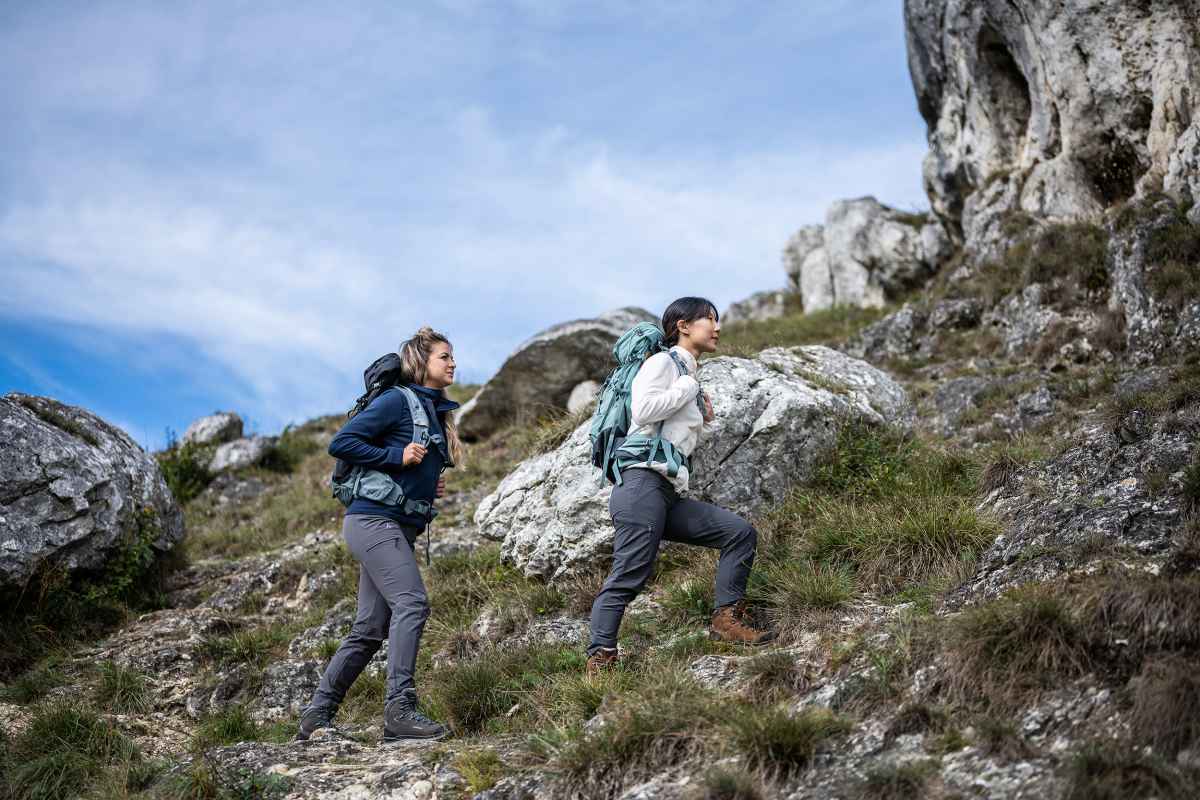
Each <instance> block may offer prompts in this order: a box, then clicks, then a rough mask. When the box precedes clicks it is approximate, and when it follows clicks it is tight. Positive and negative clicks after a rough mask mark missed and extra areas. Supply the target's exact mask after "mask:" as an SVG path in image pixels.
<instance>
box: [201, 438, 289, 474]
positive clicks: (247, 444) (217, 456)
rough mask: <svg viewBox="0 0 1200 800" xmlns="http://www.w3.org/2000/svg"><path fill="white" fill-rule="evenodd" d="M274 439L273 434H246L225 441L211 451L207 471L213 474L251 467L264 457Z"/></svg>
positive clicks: (272, 444) (269, 450) (272, 445)
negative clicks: (239, 437) (243, 436)
mask: <svg viewBox="0 0 1200 800" xmlns="http://www.w3.org/2000/svg"><path fill="white" fill-rule="evenodd" d="M275 441H276V438H275V437H274V436H248V437H246V438H244V439H234V440H233V441H232V442H226V443H225V444H223V445H220V446H219V447H218V448H217V449H216V450H215V451H213V457H212V460H211V461H209V463H208V471H209V472H212V473H214V474H215V473H218V472H232V471H234V470H239V469H245V468H246V467H252V466H254V465H255V464H257V463H259V462H260V461H262V460H263V459H264V458H266V456H267V454H268V453H270V452H271V448H272V447H274V446H275Z"/></svg>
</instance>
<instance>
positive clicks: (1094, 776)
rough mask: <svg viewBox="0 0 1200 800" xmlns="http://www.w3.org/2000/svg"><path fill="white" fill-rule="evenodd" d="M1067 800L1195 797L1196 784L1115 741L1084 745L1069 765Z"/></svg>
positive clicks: (1159, 762)
mask: <svg viewBox="0 0 1200 800" xmlns="http://www.w3.org/2000/svg"><path fill="white" fill-rule="evenodd" d="M1067 774H1068V778H1069V780H1070V785H1069V787H1068V789H1067V794H1066V800H1129V798H1134V797H1156V798H1159V799H1160V800H1185V798H1194V797H1195V796H1196V795H1195V794H1194V792H1195V791H1196V790H1197V788H1200V787H1198V786H1197V785H1196V784H1195V782H1194V780H1189V779H1188V778H1187V777H1186V776H1184V775H1181V774H1180V773H1178V772H1177V771H1175V770H1174V769H1172V768H1171V767H1170V766H1168V765H1167V764H1165V763H1163V762H1162V761H1160V760H1159V759H1156V758H1153V757H1149V756H1145V755H1142V754H1140V753H1139V752H1138V751H1137V750H1136V749H1135V748H1133V747H1131V746H1129V745H1123V744H1120V743H1116V742H1107V743H1102V744H1093V745H1090V746H1088V747H1085V748H1084V749H1083V750H1082V751H1080V752H1079V753H1078V754H1077V755H1076V756H1075V758H1074V759H1073V760H1072V762H1071V763H1070V765H1069V767H1068V773H1067Z"/></svg>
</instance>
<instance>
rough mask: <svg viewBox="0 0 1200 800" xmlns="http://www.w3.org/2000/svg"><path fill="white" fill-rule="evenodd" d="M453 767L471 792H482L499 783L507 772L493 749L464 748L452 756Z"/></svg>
mask: <svg viewBox="0 0 1200 800" xmlns="http://www.w3.org/2000/svg"><path fill="white" fill-rule="evenodd" d="M454 768H455V769H457V770H458V773H459V774H460V775H462V776H463V779H464V780H465V781H466V782H467V789H469V790H470V791H472V792H484V791H487V790H488V789H490V788H492V787H493V786H495V785H496V784H497V783H499V781H500V779H501V778H503V777H504V775H505V773H506V772H507V770H506V768H505V765H504V762H503V761H501V760H500V756H498V755H496V751H495V750H488V749H486V748H483V749H479V750H465V751H463V752H460V753H458V754H457V755H455V757H454Z"/></svg>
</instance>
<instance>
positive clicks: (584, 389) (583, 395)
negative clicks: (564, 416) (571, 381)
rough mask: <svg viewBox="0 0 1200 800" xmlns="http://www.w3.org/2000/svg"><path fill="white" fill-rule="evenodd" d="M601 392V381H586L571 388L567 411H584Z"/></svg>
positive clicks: (572, 412)
mask: <svg viewBox="0 0 1200 800" xmlns="http://www.w3.org/2000/svg"><path fill="white" fill-rule="evenodd" d="M599 393H600V382H599V381H584V382H583V383H581V384H579V385H578V386H576V387H575V388H574V389H572V390H571V394H570V395H569V396H568V397H567V413H568V414H577V413H579V412H580V411H583V410H584V409H585V408H587V407H588V406H589V405H591V404H592V401H593V400H595V399H596V395H598V394H599Z"/></svg>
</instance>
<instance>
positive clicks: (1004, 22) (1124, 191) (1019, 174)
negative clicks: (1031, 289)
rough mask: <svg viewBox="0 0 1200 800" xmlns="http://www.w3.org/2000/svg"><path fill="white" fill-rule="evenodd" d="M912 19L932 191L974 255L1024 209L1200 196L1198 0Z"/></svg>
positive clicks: (1068, 1)
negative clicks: (1144, 196) (1148, 197)
mask: <svg viewBox="0 0 1200 800" xmlns="http://www.w3.org/2000/svg"><path fill="white" fill-rule="evenodd" d="M904 13H905V23H906V27H907V40H908V63H909V71H910V73H911V75H912V82H913V88H914V89H915V91H916V94H917V104H918V107H919V108H920V111H921V115H922V116H923V117H924V118H925V121H926V123H927V125H928V139H929V153H928V155H927V156H926V158H925V165H924V177H925V188H926V191H927V193H928V195H929V199H930V202H931V203H932V206H933V210H934V212H935V213H936V214H937V215H938V216H939V217H940V218H941V219H942V220H943V221H944V222H945V223H946V224H947V226H948V227H949V228H950V229H951V230H953V231H955V232H956V233H959V232H961V234H962V235H963V237H964V238H965V240H966V242H967V244H968V247H969V249H971V250H972V251H976V252H984V251H987V250H989V249H991V248H992V247H994V246H995V244H996V243H997V242H998V241H1000V240H1002V238H1003V222H1004V220H1005V218H1006V217H1007V216H1008V215H1010V214H1011V213H1012V212H1014V211H1023V212H1026V213H1029V214H1033V215H1035V216H1037V217H1050V218H1059V219H1067V218H1086V217H1095V216H1097V215H1098V214H1099V213H1100V212H1101V211H1103V210H1104V209H1105V208H1107V207H1109V206H1112V205H1114V204H1116V203H1119V202H1121V201H1124V200H1126V199H1128V198H1130V197H1133V196H1134V195H1135V194H1146V193H1150V192H1155V191H1165V192H1166V193H1168V194H1171V195H1173V196H1174V197H1175V198H1176V199H1177V200H1181V201H1188V200H1192V201H1200V0H1176V2H1138V3H1133V2H1128V1H1127V0H1064V2H1058V3H1044V2H1036V1H1035V0H906V2H905V4H904ZM1197 208H1200V203H1197ZM1193 214H1194V215H1195V216H1194V217H1193V220H1194V221H1200V212H1198V211H1197V210H1196V209H1193Z"/></svg>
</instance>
